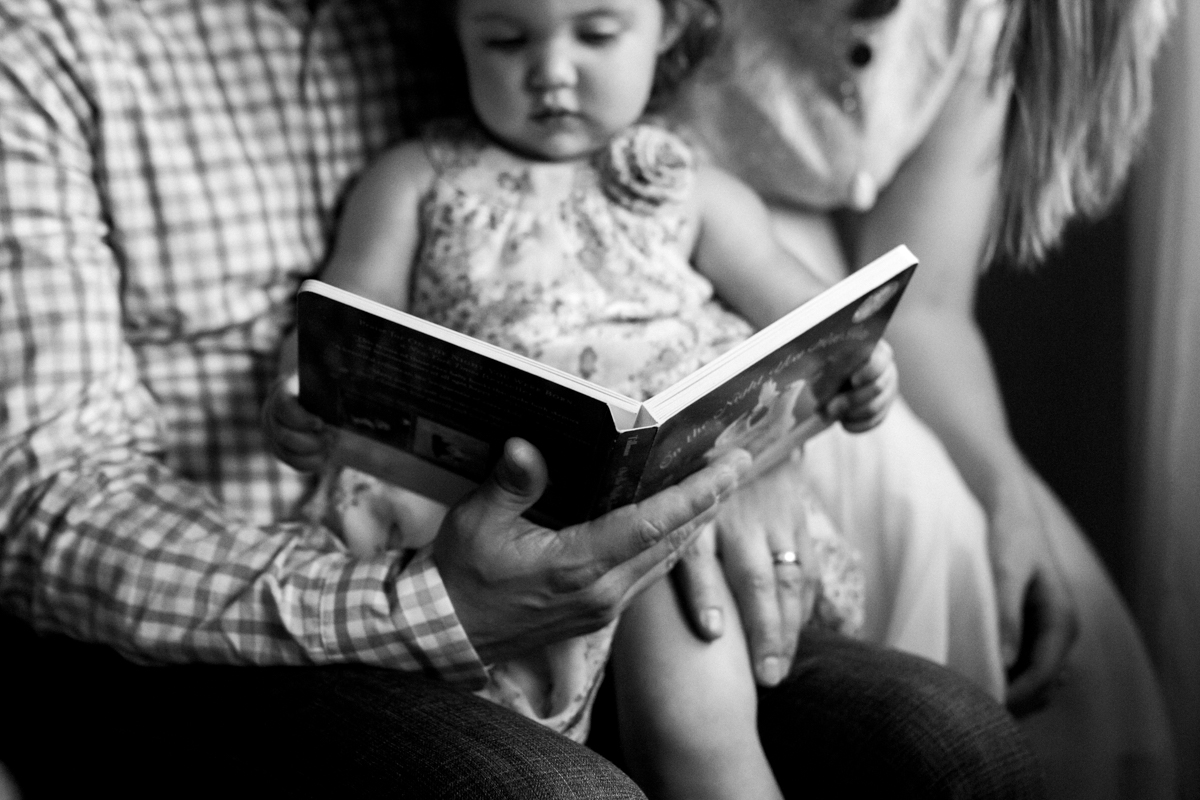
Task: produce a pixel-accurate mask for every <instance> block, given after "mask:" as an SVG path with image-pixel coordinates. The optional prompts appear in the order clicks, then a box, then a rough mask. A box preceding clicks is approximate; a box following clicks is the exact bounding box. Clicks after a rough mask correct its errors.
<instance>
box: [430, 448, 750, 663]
mask: <svg viewBox="0 0 1200 800" xmlns="http://www.w3.org/2000/svg"><path fill="white" fill-rule="evenodd" d="M749 463H750V457H749V454H747V453H746V452H745V451H742V450H735V451H733V452H731V453H729V454H728V455H726V456H724V457H722V458H721V459H719V460H718V461H716V462H715V463H713V464H712V465H710V466H708V467H706V468H704V469H703V470H701V471H699V472H697V473H695V474H694V475H691V476H690V477H688V478H687V479H686V480H684V481H683V482H681V483H679V484H677V485H675V486H672V487H670V488H668V489H664V490H663V491H661V492H659V493H658V494H656V495H654V496H653V497H649V498H647V499H646V500H643V501H642V502H640V503H636V504H632V505H628V506H625V507H623V508H619V509H617V510H615V511H612V512H610V513H608V514H605V515H604V516H602V517H599V518H598V519H595V520H593V521H591V522H588V523H584V524H581V525H574V526H571V527H568V528H564V529H562V530H559V531H552V530H548V529H546V528H542V527H540V526H538V525H535V524H533V523H532V522H529V521H528V520H526V519H524V518H523V517H522V516H521V514H523V513H524V512H525V511H526V510H528V509H529V507H530V506H532V505H533V504H534V502H536V501H537V499H538V497H540V496H541V493H542V492H543V491H544V490H545V488H546V482H547V475H546V466H545V462H544V461H543V460H542V458H541V455H540V454H539V453H538V451H537V450H536V449H535V448H534V447H533V446H532V445H530V444H529V443H528V442H525V441H523V440H521V439H510V440H509V441H508V443H507V444H506V445H505V448H504V453H503V455H502V457H501V459H500V462H499V463H498V464H497V466H496V468H495V469H493V471H492V473H491V475H490V476H489V477H488V478H487V479H486V480H485V481H484V482H483V484H482V485H481V486H480V487H479V489H477V490H476V491H475V492H474V493H473V494H472V495H470V496H469V497H468V498H467V499H466V500H464V501H463V502H462V503H460V504H459V505H457V506H456V507H454V508H452V509H451V510H450V512H449V513H448V514H447V515H446V519H445V522H444V523H443V524H442V528H441V530H440V531H439V533H438V536H437V539H435V540H434V544H433V558H434V561H435V562H436V564H437V566H438V571H439V572H440V573H441V577H442V582H443V583H444V584H445V586H446V591H447V593H448V594H449V595H450V600H451V602H452V603H453V605H454V610H455V613H456V614H457V615H458V618H459V621H460V623H461V624H462V626H463V628H464V630H466V632H467V636H468V638H469V639H470V640H471V644H472V645H473V646H474V647H475V651H476V652H477V653H478V654H479V656H480V658H482V659H483V660H484V661H485V662H491V661H497V660H500V659H505V658H511V657H513V656H516V655H520V654H521V653H525V652H528V651H529V650H531V649H533V648H535V647H538V646H541V645H545V644H548V643H550V642H555V641H561V640H562V639H565V638H568V637H570V636H577V635H580V634H584V633H589V632H591V631H595V630H598V629H600V628H602V627H603V626H604V625H605V624H607V623H608V622H610V621H611V620H613V619H615V618H616V616H617V615H618V614H619V613H620V612H621V611H622V609H624V608H625V606H626V605H628V604H629V602H630V601H631V600H632V599H633V598H634V597H635V596H636V595H637V594H638V593H639V592H640V591H641V590H642V589H643V588H645V587H646V586H647V585H649V584H650V583H651V582H653V581H655V580H657V579H658V578H660V577H663V576H664V575H666V574H667V572H669V571H670V569H671V567H672V566H674V564H675V562H676V560H677V559H678V558H679V555H680V553H681V551H682V550H683V549H684V548H686V547H687V546H688V545H689V544H690V543H691V542H692V541H693V540H694V539H695V537H696V535H697V534H698V533H699V531H700V530H701V528H702V527H703V526H704V524H705V523H706V522H707V521H709V520H711V519H712V516H713V512H715V509H716V507H717V506H716V504H717V502H718V500H720V499H721V498H723V497H724V496H725V495H726V494H727V493H728V492H730V491H732V489H733V488H734V487H735V486H736V485H737V480H738V476H739V475H740V474H741V473H742V472H744V471H745V469H746V468H747V467H748V466H749Z"/></svg>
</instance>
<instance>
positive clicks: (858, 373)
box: [850, 339, 896, 387]
mask: <svg viewBox="0 0 1200 800" xmlns="http://www.w3.org/2000/svg"><path fill="white" fill-rule="evenodd" d="M895 366H896V362H895V358H894V355H893V353H892V346H891V345H890V344H888V343H887V341H886V340H884V339H880V340H879V341H878V342H877V343H876V344H875V348H874V349H873V350H872V351H871V355H870V356H869V357H868V358H867V360H866V362H864V363H863V364H862V366H860V367H859V368H858V369H856V370H855V371H854V373H853V374H852V375H851V376H850V385H851V386H854V387H859V386H866V385H867V384H868V383H874V382H876V381H878V380H879V378H880V376H882V375H884V374H885V373H886V372H888V371H889V370H894V369H895Z"/></svg>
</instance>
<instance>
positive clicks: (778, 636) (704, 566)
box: [674, 461, 818, 686]
mask: <svg viewBox="0 0 1200 800" xmlns="http://www.w3.org/2000/svg"><path fill="white" fill-rule="evenodd" d="M798 465H799V462H798V461H794V462H790V463H786V464H781V465H780V466H779V467H777V468H775V469H773V470H772V471H770V472H768V473H767V474H766V475H763V476H760V477H759V478H757V479H755V480H754V481H753V482H751V483H749V484H747V485H745V486H742V487H739V488H738V490H737V491H736V492H734V493H733V495H732V496H730V498H729V499H728V500H726V501H725V502H724V503H722V504H721V510H720V511H719V512H718V517H717V524H716V526H715V527H716V530H715V539H714V538H713V534H712V533H710V532H706V533H705V535H703V536H701V537H700V538H699V539H698V540H697V542H696V543H695V544H693V545H692V546H691V547H689V548H688V550H687V551H686V552H685V554H684V557H683V560H682V561H681V562H680V564H679V567H678V568H677V569H676V570H675V573H674V574H675V579H676V581H675V582H676V588H677V590H678V591H679V592H680V595H681V598H682V600H683V606H684V608H685V609H686V613H687V615H688V617H689V619H690V620H691V622H692V627H693V628H694V629H695V631H696V633H697V635H699V636H700V638H702V639H705V640H708V641H711V640H713V639H716V638H717V637H719V636H721V635H722V634H723V633H724V618H723V614H724V613H725V611H724V610H723V608H722V605H721V603H720V601H719V598H720V597H721V595H722V593H720V592H718V591H717V588H718V586H719V583H718V582H720V581H722V580H724V581H726V582H727V583H728V584H729V588H730V590H731V591H732V593H733V596H734V599H735V600H736V601H737V609H736V610H735V612H736V613H739V614H740V615H741V620H742V625H743V627H744V628H745V630H746V638H747V640H748V644H749V647H750V657H751V663H752V664H753V667H754V675H755V678H756V680H757V681H758V682H759V683H760V684H762V685H764V686H774V685H775V684H777V683H779V681H781V680H782V679H783V678H784V676H785V675H787V673H788V671H789V670H790V669H791V664H792V657H793V656H794V655H795V653H796V643H797V641H798V639H799V637H800V629H801V628H803V627H804V624H805V622H807V621H808V618H809V617H810V616H811V615H812V609H813V603H814V602H815V600H816V590H817V579H818V576H817V573H816V565H815V560H814V558H813V554H812V542H811V539H810V538H809V536H807V535H806V532H805V526H806V524H807V508H806V506H805V500H804V498H803V497H801V496H800V495H799V494H798V492H797V484H798V482H799V476H798V470H797V467H798ZM718 552H719V553H720V554H721V558H720V560H718V559H717V553H718ZM783 552H792V553H795V554H796V555H797V561H796V562H795V563H790V562H785V563H776V561H775V555H776V554H778V553H783ZM722 573H723V574H722Z"/></svg>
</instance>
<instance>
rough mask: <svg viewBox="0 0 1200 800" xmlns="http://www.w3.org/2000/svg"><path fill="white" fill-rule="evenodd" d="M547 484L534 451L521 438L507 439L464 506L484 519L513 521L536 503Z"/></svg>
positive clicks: (543, 469) (539, 458) (540, 463)
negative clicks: (489, 469) (487, 472)
mask: <svg viewBox="0 0 1200 800" xmlns="http://www.w3.org/2000/svg"><path fill="white" fill-rule="evenodd" d="M548 481H549V478H548V475H547V471H546V462H545V460H543V458H542V454H541V453H539V452H538V450H537V448H536V447H534V446H533V445H532V444H530V443H529V442H527V441H525V440H524V439H515V438H514V439H509V440H508V441H507V442H505V443H504V452H503V453H501V454H500V460H499V461H497V462H496V466H494V467H492V471H491V472H490V473H489V474H488V476H487V478H485V479H484V481H483V483H481V484H480V485H479V488H478V489H476V490H475V492H474V493H473V494H472V495H471V496H470V498H469V499H468V500H466V501H465V503H467V504H470V505H472V506H474V507H475V511H476V512H477V513H479V514H480V515H481V516H482V517H483V518H484V519H493V520H494V519H496V518H497V517H500V518H509V519H516V518H517V517H519V516H521V515H522V514H524V513H525V512H526V511H527V510H529V507H530V506H532V505H533V504H534V503H536V502H537V501H538V499H539V498H540V497H541V496H542V492H544V491H546V484H547V482H548Z"/></svg>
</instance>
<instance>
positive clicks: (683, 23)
mask: <svg viewBox="0 0 1200 800" xmlns="http://www.w3.org/2000/svg"><path fill="white" fill-rule="evenodd" d="M658 2H659V3H661V4H662V7H663V15H664V18H665V19H666V20H667V21H668V22H674V23H677V24H679V25H680V32H679V34H678V36H677V38H676V39H675V42H674V44H672V45H671V47H669V48H667V50H666V51H665V52H663V54H662V55H660V56H659V57H658V63H657V65H656V67H655V71H654V83H653V84H652V88H651V92H650V103H649V108H650V110H652V111H653V110H658V109H660V108H662V107H663V106H664V105H665V104H666V103H668V102H669V101H670V100H671V98H672V97H673V96H674V94H675V91H676V90H677V89H678V88H679V86H680V85H681V84H682V83H683V82H684V81H685V80H687V78H688V76H689V75H691V74H692V72H693V70H694V69H695V68H696V65H697V64H699V63H700V62H701V61H702V60H703V59H704V58H705V57H706V56H708V54H709V53H711V52H712V51H713V49H714V48H715V47H716V44H717V41H718V40H719V39H720V30H721V9H720V6H718V5H717V0H658ZM456 7H457V3H456V2H454V0H426V2H425V4H424V7H423V9H422V10H423V12H424V15H423V17H422V19H423V20H424V23H425V24H426V25H427V26H428V27H429V29H430V38H429V40H428V42H429V44H430V45H431V46H433V47H436V48H437V49H438V50H440V51H441V52H439V53H438V54H437V55H436V56H435V58H436V60H437V62H439V68H440V70H441V71H442V72H443V74H450V75H454V76H456V79H457V80H458V82H459V83H460V84H461V85H462V86H463V87H464V88H465V85H466V78H465V76H464V73H463V70H462V58H461V54H460V52H459V50H458V37H456V36H455V35H454V11H455V8H456ZM448 54H453V57H452V58H447V55H448ZM451 60H453V61H454V62H455V63H454V65H453V67H451V65H450V64H449V62H450V61H451ZM464 97H465V94H464Z"/></svg>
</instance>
